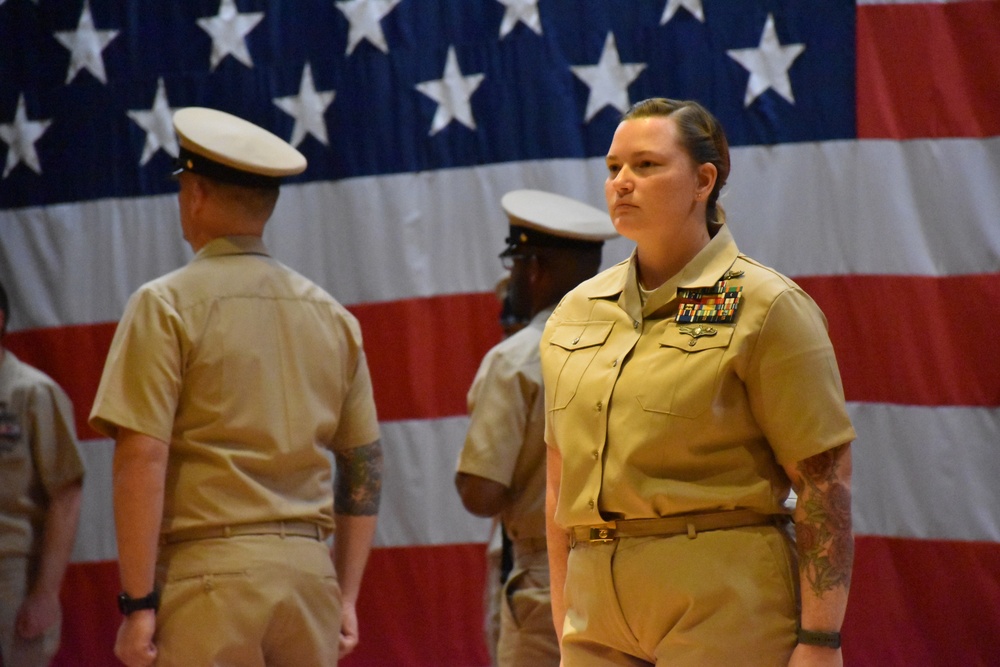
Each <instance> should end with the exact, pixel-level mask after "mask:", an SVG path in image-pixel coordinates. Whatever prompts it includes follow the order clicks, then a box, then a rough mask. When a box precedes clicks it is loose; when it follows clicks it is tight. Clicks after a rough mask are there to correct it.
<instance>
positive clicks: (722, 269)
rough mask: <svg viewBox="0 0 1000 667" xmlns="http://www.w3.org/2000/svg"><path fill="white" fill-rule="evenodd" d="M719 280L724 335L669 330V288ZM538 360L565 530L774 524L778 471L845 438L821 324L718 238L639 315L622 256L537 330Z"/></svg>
mask: <svg viewBox="0 0 1000 667" xmlns="http://www.w3.org/2000/svg"><path fill="white" fill-rule="evenodd" d="M723 279H725V280H726V285H727V287H729V288H742V292H741V298H740V302H739V305H738V307H737V310H736V313H735V316H733V317H732V318H731V321H729V322H713V323H697V324H692V323H681V322H677V321H676V315H677V313H678V304H679V298H678V293H677V290H678V288H679V287H684V288H710V287H712V286H714V285H718V284H719V282H720V281H721V280H723ZM699 327H700V329H699ZM541 355H542V375H543V380H544V386H545V392H546V410H547V412H546V436H545V437H546V440H547V442H549V443H550V444H551V445H553V446H555V447H557V448H558V450H559V452H560V453H561V455H562V477H561V483H560V484H561V485H560V491H559V498H558V505H557V510H556V522H557V523H558V524H559V525H560V526H562V527H564V528H569V527H572V526H576V525H588V524H599V523H601V522H603V521H605V520H609V519H615V518H628V519H632V518H651V517H660V516H668V515H674V514H683V513H688V512H699V511H712V510H726V509H735V508H745V509H752V510H757V511H759V512H764V513H780V512H784V511H785V510H784V508H783V505H782V503H783V501H784V500H785V498H786V497H787V496H788V492H789V489H790V482H789V479H788V476H787V475H786V473H785V471H784V469H783V468H782V464H789V463H794V462H796V461H799V460H802V459H805V458H808V457H809V456H813V455H815V454H819V453H821V452H823V451H826V450H828V449H831V448H833V447H836V446H838V445H841V444H844V443H847V442H850V441H852V440H853V439H854V437H855V433H854V429H853V427H852V426H851V422H850V419H849V417H848V415H847V411H846V407H845V401H844V392H843V387H842V385H841V380H840V374H839V371H838V369H837V362H836V358H835V356H834V351H833V346H832V344H831V342H830V339H829V336H828V334H827V329H826V319H825V317H824V316H823V314H822V312H821V311H820V310H819V308H818V307H817V306H816V304H815V303H814V302H813V301H812V299H810V298H809V296H808V295H807V294H806V293H805V292H803V291H802V289H800V288H799V287H798V286H797V285H796V284H795V283H793V282H792V281H791V280H789V279H788V278H786V277H784V276H782V275H781V274H779V273H777V272H776V271H774V270H773V269H770V268H767V267H765V266H762V265H761V264H759V263H757V262H755V261H753V260H752V259H750V258H748V257H746V256H745V255H741V254H740V253H739V250H738V249H737V247H736V244H735V242H734V241H733V238H732V236H731V234H730V232H729V229H728V227H726V226H722V227H721V228H720V229H719V230H718V232H717V233H716V235H715V236H714V238H713V239H712V240H711V241H710V242H709V244H708V245H707V246H706V247H705V248H704V249H703V250H702V251H701V252H700V253H699V254H698V255H697V256H696V257H695V258H694V259H693V260H692V261H691V262H690V263H689V264H688V266H686V267H685V268H684V269H683V270H682V271H681V272H680V273H679V274H678V275H677V276H675V277H674V278H673V279H671V280H670V281H668V282H667V283H665V284H664V285H662V286H660V287H659V288H657V289H656V290H655V291H653V292H652V293H651V294H649V296H648V297H647V299H646V302H645V304H643V303H642V300H641V298H640V294H639V288H638V282H637V279H636V273H635V256H634V254H633V256H632V258H630V259H629V260H626V261H624V262H622V263H620V264H618V265H617V266H614V267H612V268H610V269H608V270H607V271H605V272H603V273H601V274H599V275H598V276H596V277H595V278H593V279H591V280H589V281H587V282H585V283H583V284H582V285H580V286H579V287H578V288H576V289H575V290H573V291H572V292H570V294H568V295H567V296H566V297H565V299H563V301H562V302H561V303H560V305H559V306H558V307H557V309H556V311H555V313H554V314H553V316H552V317H551V318H550V319H549V322H548V324H547V326H546V328H545V332H544V334H543V338H542V342H541Z"/></svg>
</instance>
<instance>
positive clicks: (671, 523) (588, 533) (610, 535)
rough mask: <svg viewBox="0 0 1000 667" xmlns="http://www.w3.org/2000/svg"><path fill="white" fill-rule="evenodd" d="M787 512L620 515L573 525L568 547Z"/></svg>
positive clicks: (782, 517) (776, 517)
mask: <svg viewBox="0 0 1000 667" xmlns="http://www.w3.org/2000/svg"><path fill="white" fill-rule="evenodd" d="M788 518H789V517H788V515H787V514H761V513H760V512H754V511H752V510H727V511H724V512H706V513H703V514H685V515H681V516H665V517H660V518H656V519H623V520H621V521H609V522H608V523H603V524H600V525H596V526H574V527H573V529H572V530H571V531H570V538H569V544H570V548H573V547H575V546H576V545H577V544H579V543H581V542H588V543H594V542H596V543H601V542H613V541H614V540H616V539H618V538H619V537H669V536H671V535H684V534H687V536H688V537H689V538H691V539H694V538H695V537H697V536H698V533H701V532H705V531H709V530H723V529H726V528H741V527H743V526H759V525H765V524H777V523H780V522H783V521H787V520H788Z"/></svg>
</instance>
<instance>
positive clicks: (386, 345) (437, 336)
mask: <svg viewBox="0 0 1000 667" xmlns="http://www.w3.org/2000/svg"><path fill="white" fill-rule="evenodd" d="M350 310H351V312H353V313H354V314H355V315H356V316H357V318H358V320H359V321H360V322H361V330H362V332H363V335H364V344H365V352H366V354H367V355H368V364H369V368H370V369H371V373H372V384H373V385H374V387H375V404H376V405H377V407H378V417H379V420H381V421H399V420H403V419H433V418H436V417H448V416H454V415H464V414H465V413H466V410H467V406H466V400H465V397H466V394H467V393H468V391H469V386H470V385H471V384H472V379H473V377H474V376H475V374H476V369H478V368H479V363H480V361H482V358H483V356H484V355H485V354H486V352H487V351H489V349H490V348H491V347H493V345H495V344H496V343H498V342H499V341H500V338H501V335H502V334H501V330H500V305H499V303H498V301H497V298H496V295H494V294H493V293H492V292H491V293H486V294H482V293H480V294H460V295H453V296H438V297H431V298H426V299H410V300H407V301H394V302H390V303H376V304H367V305H355V306H351V308H350Z"/></svg>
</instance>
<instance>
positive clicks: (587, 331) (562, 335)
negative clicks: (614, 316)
mask: <svg viewBox="0 0 1000 667" xmlns="http://www.w3.org/2000/svg"><path fill="white" fill-rule="evenodd" d="M613 325H614V323H613V322H579V323H572V324H560V325H559V326H557V327H556V330H555V331H554V332H552V337H551V338H550V339H549V342H550V343H551V344H552V345H558V346H559V347H561V348H563V349H565V350H579V349H581V348H584V347H593V346H594V345H602V344H604V341H606V340H607V339H608V334H610V333H611V327H612V326H613Z"/></svg>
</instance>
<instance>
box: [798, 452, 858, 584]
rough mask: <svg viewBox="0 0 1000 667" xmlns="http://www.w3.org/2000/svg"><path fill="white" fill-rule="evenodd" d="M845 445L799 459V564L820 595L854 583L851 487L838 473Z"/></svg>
mask: <svg viewBox="0 0 1000 667" xmlns="http://www.w3.org/2000/svg"><path fill="white" fill-rule="evenodd" d="M842 449H843V446H842V447H837V448H835V449H832V450H830V451H827V452H824V453H822V454H817V455H816V456H812V457H810V458H808V459H805V460H803V461H800V462H799V463H798V471H799V473H800V474H801V476H802V480H803V489H802V492H801V493H800V497H799V508H800V510H801V514H800V516H799V519H798V520H797V521H796V524H795V534H796V541H797V544H798V554H799V564H800V567H801V568H802V570H803V572H804V573H805V575H806V579H807V581H808V582H809V584H810V586H811V587H812V591H813V593H815V594H816V595H817V596H820V597H821V596H822V595H823V594H824V593H826V592H827V591H830V590H833V589H835V588H838V587H843V588H849V587H850V583H851V568H852V564H853V561H854V537H853V535H852V534H851V491H850V489H849V487H848V486H847V484H845V483H844V482H843V481H842V480H841V478H840V476H839V475H838V472H839V468H840V465H841V464H840V456H839V455H840V453H841V451H842Z"/></svg>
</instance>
